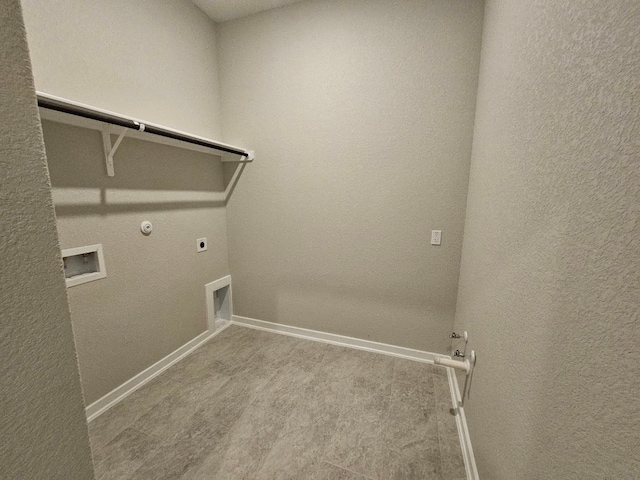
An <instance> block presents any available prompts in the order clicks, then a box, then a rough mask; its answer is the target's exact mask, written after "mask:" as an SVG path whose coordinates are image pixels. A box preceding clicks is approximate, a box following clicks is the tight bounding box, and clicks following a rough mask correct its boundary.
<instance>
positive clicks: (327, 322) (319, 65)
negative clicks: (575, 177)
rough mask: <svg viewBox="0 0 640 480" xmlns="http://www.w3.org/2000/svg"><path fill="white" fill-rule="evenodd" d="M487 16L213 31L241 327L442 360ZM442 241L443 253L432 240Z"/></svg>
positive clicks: (437, 10) (340, 7)
mask: <svg viewBox="0 0 640 480" xmlns="http://www.w3.org/2000/svg"><path fill="white" fill-rule="evenodd" d="M482 7H483V5H482V2H480V1H467V0H464V1H463V0H454V1H451V0H429V1H408V0H403V1H396V2H387V1H362V0H355V1H354V0H348V1H347V0H339V1H331V2H321V1H312V2H302V3H298V4H294V5H290V6H288V7H284V8H280V9H276V10H271V11H268V12H263V13H260V14H256V15H254V16H251V17H247V18H244V19H239V20H236V21H232V22H225V23H222V24H219V25H218V33H219V35H218V47H219V48H218V52H219V58H218V62H219V68H220V85H221V105H222V114H223V118H224V122H223V129H224V138H225V139H226V140H227V141H229V142H232V143H233V142H236V143H238V144H241V145H247V146H248V147H250V148H254V149H255V150H256V155H257V159H258V160H257V161H256V163H255V164H253V165H251V166H250V168H247V169H246V170H245V171H244V172H243V174H242V178H241V180H240V183H239V185H238V187H237V188H236V190H235V192H234V196H233V198H232V199H231V201H230V203H229V206H228V215H227V217H228V222H229V244H230V252H229V255H230V264H231V270H232V272H233V281H234V291H233V294H234V309H235V313H236V314H239V315H244V316H249V317H254V318H258V319H262V320H267V321H273V322H279V323H283V324H288V325H295V326H300V327H308V328H312V329H317V330H323V331H328V332H333V333H338V334H345V335H351V336H354V337H359V338H366V339H371V340H376V341H382V342H386V343H391V344H396V345H404V346H408V347H415V348H422V349H427V350H432V351H440V352H442V351H444V350H445V349H446V347H447V343H448V342H447V335H448V333H450V330H451V328H452V324H453V317H454V309H455V301H456V300H455V299H456V288H457V282H458V270H459V260H460V251H461V244H462V231H463V222H464V210H465V199H466V188H467V180H468V170H469V159H470V151H471V136H472V129H473V116H474V107H475V95H476V84H477V74H478V64H479V50H480V37H481V27H482ZM432 229H442V230H443V244H442V246H441V247H432V246H430V245H429V240H430V231H431V230H432Z"/></svg>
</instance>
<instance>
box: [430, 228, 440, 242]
mask: <svg viewBox="0 0 640 480" xmlns="http://www.w3.org/2000/svg"><path fill="white" fill-rule="evenodd" d="M441 243H442V230H431V245H440V244H441Z"/></svg>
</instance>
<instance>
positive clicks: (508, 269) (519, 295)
mask: <svg viewBox="0 0 640 480" xmlns="http://www.w3.org/2000/svg"><path fill="white" fill-rule="evenodd" d="M639 100H640V3H638V2H637V1H635V0H626V1H618V2H608V1H604V0H602V1H596V0H592V1H580V2H555V1H537V2H534V1H527V2H524V1H521V2H512V1H506V0H504V1H503V0H496V1H493V0H490V1H489V2H487V5H486V17H485V24H484V39H483V49H482V62H481V68H480V85H479V89H478V106H477V114H476V124H475V134H474V145H473V156H472V167H471V177H470V185H469V197H468V203H467V220H466V227H465V239H464V249H463V256H462V268H461V276H460V288H459V297H458V308H457V315H456V317H457V321H456V329H461V330H462V329H467V330H468V331H469V334H470V338H471V342H470V346H471V347H473V348H475V349H476V350H477V351H478V352H479V355H478V358H479V360H478V368H477V370H476V374H475V377H474V380H473V395H472V397H471V400H470V401H469V402H468V404H467V408H466V410H467V418H468V420H469V428H470V431H471V438H472V441H473V447H474V450H475V454H476V460H477V463H478V467H479V470H480V475H481V477H482V478H491V479H496V480H500V479H512V478H518V479H559V478H562V479H591V478H593V479H602V478H625V479H627V478H629V479H631V478H640V451H639V450H638V446H639V445H640V402H638V395H637V394H638V378H640V368H639V363H638V358H640V319H639V318H638V304H639V301H640V222H639V221H638V219H639V215H640V101H639Z"/></svg>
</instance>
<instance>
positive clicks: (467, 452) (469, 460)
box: [447, 367, 480, 480]
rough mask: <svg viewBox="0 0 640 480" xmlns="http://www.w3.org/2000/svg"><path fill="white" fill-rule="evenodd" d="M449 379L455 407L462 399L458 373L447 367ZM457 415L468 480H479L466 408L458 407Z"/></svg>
mask: <svg viewBox="0 0 640 480" xmlns="http://www.w3.org/2000/svg"><path fill="white" fill-rule="evenodd" d="M447 377H448V378H449V390H450V391H451V401H452V402H453V405H454V407H455V406H457V405H459V404H460V403H459V402H460V401H461V400H462V398H461V397H460V388H459V387H458V380H457V379H456V372H455V370H454V369H453V368H449V367H447ZM457 412H458V413H457V415H456V426H457V427H458V437H459V438H460V448H461V449H462V458H463V459H464V467H465V470H466V472H467V480H479V478H480V477H479V476H478V468H477V466H476V459H475V457H474V455H473V447H472V446H471V437H470V436H469V428H468V427H467V417H466V416H465V414H464V407H462V408H461V407H458V409H457Z"/></svg>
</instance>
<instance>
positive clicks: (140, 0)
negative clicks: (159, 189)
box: [23, 0, 220, 138]
mask: <svg viewBox="0 0 640 480" xmlns="http://www.w3.org/2000/svg"><path fill="white" fill-rule="evenodd" d="M23 7H24V10H25V22H26V25H27V33H28V36H29V46H30V48H31V56H32V61H33V70H34V76H35V81H36V89H37V90H39V91H42V92H45V93H49V94H52V95H57V96H60V97H64V98H68V99H70V100H74V101H77V102H82V103H86V104H88V105H93V106H96V107H100V108H103V109H107V110H111V111H114V112H118V113H122V114H125V115H130V116H133V117H136V118H141V119H143V120H147V121H149V122H153V123H157V124H160V125H166V126H168V127H173V128H176V129H178V130H183V131H187V132H190V133H194V134H198V135H202V136H205V137H212V138H217V137H218V135H219V134H220V116H219V98H218V86H217V82H218V73H217V70H216V68H217V67H216V53H215V25H214V24H213V23H212V22H211V21H210V20H209V18H208V17H207V16H206V15H205V14H204V13H203V12H202V11H201V10H200V9H199V8H198V7H196V6H195V5H194V4H193V3H192V2H191V1H190V0H136V1H134V2H132V1H129V0H109V1H107V2H105V1H102V0H57V1H43V0H23Z"/></svg>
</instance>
